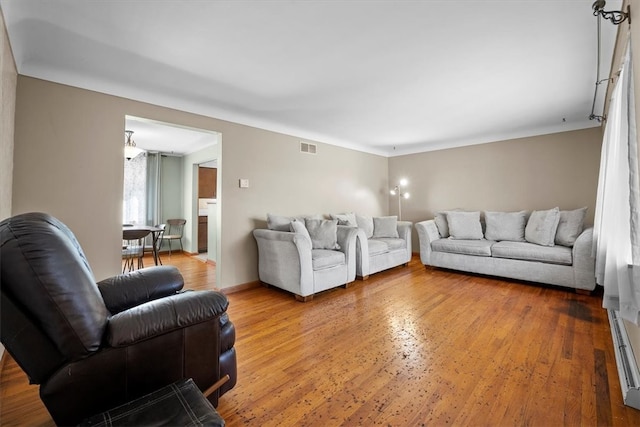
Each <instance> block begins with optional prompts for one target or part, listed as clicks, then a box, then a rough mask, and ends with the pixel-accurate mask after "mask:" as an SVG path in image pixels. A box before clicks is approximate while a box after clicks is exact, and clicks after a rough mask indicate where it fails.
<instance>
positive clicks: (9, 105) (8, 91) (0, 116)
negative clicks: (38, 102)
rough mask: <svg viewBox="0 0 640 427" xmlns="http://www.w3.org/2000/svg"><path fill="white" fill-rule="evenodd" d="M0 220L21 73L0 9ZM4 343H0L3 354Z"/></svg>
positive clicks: (8, 186) (6, 205)
mask: <svg viewBox="0 0 640 427" xmlns="http://www.w3.org/2000/svg"><path fill="white" fill-rule="evenodd" d="M0 70H2V77H1V78H0V80H1V81H0V100H2V102H1V103H0V220H3V219H5V218H7V217H9V216H11V191H12V181H13V129H14V124H13V123H14V113H15V105H16V82H17V80H18V73H17V71H16V64H15V61H14V59H13V52H12V51H11V46H10V45H9V38H8V36H7V31H6V27H5V24H4V16H3V15H2V13H1V11H0ZM3 354H4V346H3V345H2V344H0V357H2V355H3Z"/></svg>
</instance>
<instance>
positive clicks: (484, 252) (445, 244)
mask: <svg viewBox="0 0 640 427" xmlns="http://www.w3.org/2000/svg"><path fill="white" fill-rule="evenodd" d="M494 243H495V242H494V241H493V240H485V239H482V240H478V239H474V240H455V239H438V240H435V241H433V242H431V249H432V250H434V251H440V252H449V253H452V254H462V255H476V256H489V257H490V256H491V245H493V244H494Z"/></svg>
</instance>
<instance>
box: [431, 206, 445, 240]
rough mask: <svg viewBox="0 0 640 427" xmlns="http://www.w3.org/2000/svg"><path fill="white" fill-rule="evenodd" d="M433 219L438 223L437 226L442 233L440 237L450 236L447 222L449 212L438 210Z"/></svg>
mask: <svg viewBox="0 0 640 427" xmlns="http://www.w3.org/2000/svg"><path fill="white" fill-rule="evenodd" d="M433 219H434V221H435V223H436V227H437V228H438V233H440V237H444V238H446V237H449V225H448V224H447V213H446V212H436V214H435V216H434V218H433Z"/></svg>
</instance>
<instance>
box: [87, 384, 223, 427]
mask: <svg viewBox="0 0 640 427" xmlns="http://www.w3.org/2000/svg"><path fill="white" fill-rule="evenodd" d="M79 425H80V426H100V427H110V426H172V427H173V426H215V427H221V426H224V420H223V419H222V417H220V415H219V414H218V412H216V410H215V408H214V407H213V405H212V404H211V403H210V402H209V401H208V400H207V398H206V397H204V395H203V394H202V392H201V391H200V389H198V387H197V386H196V384H195V383H194V382H193V380H192V379H191V378H189V379H186V380H180V381H177V382H175V383H173V384H169V385H168V386H166V387H163V388H161V389H159V390H156V391H154V392H152V393H149V394H147V395H145V396H142V397H140V398H138V399H136V400H133V401H131V402H129V403H125V404H124V405H121V406H118V407H116V408H113V409H111V410H108V411H106V412H103V413H101V414H98V415H94V416H92V417H90V418H87V419H85V420H84V421H82V422H81V423H80V424H79Z"/></svg>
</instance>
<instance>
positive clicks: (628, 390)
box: [607, 310, 640, 409]
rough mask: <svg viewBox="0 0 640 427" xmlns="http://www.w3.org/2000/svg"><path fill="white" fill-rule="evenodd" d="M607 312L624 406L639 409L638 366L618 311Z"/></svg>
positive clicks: (639, 379) (639, 386)
mask: <svg viewBox="0 0 640 427" xmlns="http://www.w3.org/2000/svg"><path fill="white" fill-rule="evenodd" d="M607 311H608V313H609V324H610V325H611V336H612V338H613V348H614V350H615V354H616V365H617V366H618V376H619V377H620V387H621V388H622V398H623V400H624V404H625V405H627V406H631V407H632V408H636V409H640V373H639V372H638V364H637V363H636V358H635V357H634V355H633V349H632V348H631V343H630V341H629V336H628V335H627V329H626V327H625V325H624V322H623V320H622V317H620V313H619V312H618V311H616V310H607Z"/></svg>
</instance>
